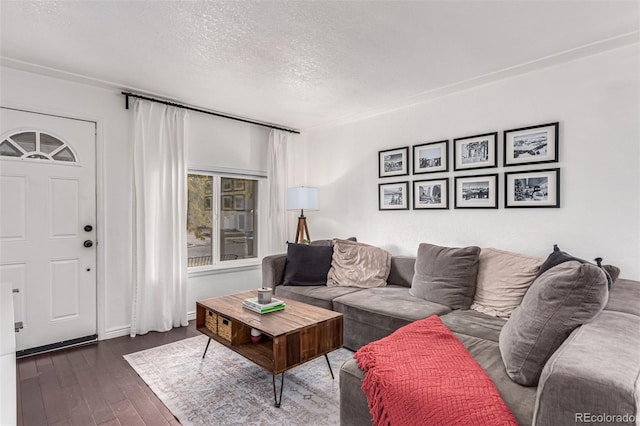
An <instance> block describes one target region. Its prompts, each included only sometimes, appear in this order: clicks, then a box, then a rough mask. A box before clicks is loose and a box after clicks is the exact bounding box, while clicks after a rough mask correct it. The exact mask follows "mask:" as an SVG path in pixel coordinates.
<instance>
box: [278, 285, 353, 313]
mask: <svg viewBox="0 0 640 426" xmlns="http://www.w3.org/2000/svg"><path fill="white" fill-rule="evenodd" d="M360 290H361V289H359V288H356V287H327V286H325V285H322V286H283V285H279V286H277V287H276V289H275V294H276V295H277V296H282V297H287V298H289V299H293V300H297V301H298V302H302V303H308V304H309V305H315V306H319V307H321V308H325V309H329V310H333V303H332V301H333V299H335V298H336V297H340V296H343V295H345V294H349V293H354V292H357V291H360Z"/></svg>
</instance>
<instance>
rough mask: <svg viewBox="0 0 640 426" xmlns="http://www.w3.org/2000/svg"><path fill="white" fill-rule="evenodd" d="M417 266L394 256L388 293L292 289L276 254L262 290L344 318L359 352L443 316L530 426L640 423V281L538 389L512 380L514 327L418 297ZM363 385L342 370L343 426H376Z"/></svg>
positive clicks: (625, 283) (348, 341)
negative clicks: (503, 338) (510, 333)
mask: <svg viewBox="0 0 640 426" xmlns="http://www.w3.org/2000/svg"><path fill="white" fill-rule="evenodd" d="M415 262H416V258H415V257H402V256H394V257H392V258H391V270H390V273H389V276H388V279H387V286H385V287H379V288H369V289H362V288H355V287H327V286H285V285H282V284H283V280H284V276H285V266H286V255H285V254H282V255H274V256H268V257H265V258H264V260H263V263H262V272H263V283H262V285H263V286H264V287H272V288H274V289H275V294H276V295H279V296H283V297H287V298H291V299H294V300H298V301H301V302H305V303H309V304H312V305H316V306H321V307H323V308H326V309H331V310H334V311H337V312H341V313H342V314H343V315H344V346H345V347H346V348H348V349H351V350H354V351H355V350H358V349H359V348H360V347H362V346H364V345H366V344H367V343H369V342H372V341H375V340H378V339H381V338H383V337H385V336H388V335H389V334H391V333H393V332H394V331H395V330H397V329H398V328H400V327H402V326H404V325H407V324H409V323H411V322H412V321H416V320H420V319H423V318H427V317H430V316H432V315H438V316H439V317H440V318H441V320H442V322H443V323H444V324H445V325H446V326H447V327H448V328H449V329H450V330H451V331H452V332H453V333H454V335H455V336H456V337H457V338H458V339H459V340H460V341H461V342H462V343H463V344H464V346H465V347H466V348H467V350H468V351H469V353H470V354H471V355H472V356H473V357H474V359H475V360H476V361H477V362H478V364H479V365H480V366H481V367H482V368H483V369H484V370H485V371H486V372H487V374H488V375H489V377H491V379H492V380H493V381H494V383H495V385H496V387H497V389H498V391H499V392H500V395H501V396H502V398H503V399H504V401H505V402H506V404H507V406H508V407H509V408H510V409H511V411H512V413H513V414H514V416H515V417H516V419H517V421H518V422H519V423H520V424H521V425H530V424H537V425H566V424H576V423H581V422H585V423H586V422H589V423H592V424H640V423H639V422H640V421H639V420H638V419H637V416H638V414H639V413H638V407H640V382H639V380H640V379H639V377H640V282H638V281H631V280H625V279H618V280H617V281H616V282H615V284H614V285H613V287H612V289H611V292H610V295H609V300H608V303H607V305H606V307H605V309H604V311H602V312H601V313H600V314H599V315H598V316H597V317H596V318H595V319H594V320H593V321H591V322H589V323H587V324H585V325H583V326H581V327H578V328H577V329H575V330H574V331H573V332H572V333H571V335H570V336H569V337H568V338H567V339H566V341H564V343H563V344H562V345H561V346H560V348H559V349H558V350H556V351H555V352H554V353H553V355H552V356H551V358H550V359H549V360H548V362H547V363H546V364H545V366H544V369H543V371H542V376H541V378H540V381H539V383H538V385H537V386H522V385H519V384H517V383H515V382H514V381H512V380H511V378H510V377H509V376H508V374H507V372H506V370H505V366H504V363H503V361H502V357H501V352H500V348H499V345H498V340H499V336H500V331H501V329H502V328H503V326H504V325H505V323H506V320H505V319H501V318H497V317H494V316H489V315H486V314H483V313H480V312H477V311H475V310H452V309H451V308H450V307H448V306H445V305H442V304H438V303H434V302H429V301H426V300H424V299H421V298H417V297H413V296H411V295H410V293H409V290H410V288H411V283H412V279H413V275H414V268H415ZM362 379H363V373H362V371H361V370H360V369H359V368H358V366H357V364H356V362H355V360H353V359H352V360H350V361H347V362H346V363H345V364H344V365H343V366H342V368H341V371H340V422H341V424H342V425H364V424H370V419H371V416H370V414H369V409H368V406H367V401H366V398H365V395H364V393H363V392H362V390H361V382H362ZM625 415H626V417H624V416H625ZM598 416H600V417H598ZM607 416H609V417H607ZM630 416H631V417H630ZM599 420H601V421H599ZM629 420H631V422H629Z"/></svg>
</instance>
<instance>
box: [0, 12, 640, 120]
mask: <svg viewBox="0 0 640 426" xmlns="http://www.w3.org/2000/svg"><path fill="white" fill-rule="evenodd" d="M639 4H640V3H639V2H637V1H616V0H607V1H423V2H397V1H394V2H381V1H376V2H362V1H358V2H341V1H315V2H302V1H299V2H289V1H280V2H266V1H242V2H240V1H234V2H218V1H216V2H201V1H189V2H178V1H161V2H159V1H78V2H76V1H43V2H30V1H20V2H7V1H4V0H3V1H2V2H1V3H0V14H1V20H0V25H1V29H0V54H1V55H2V58H3V63H5V64H6V65H11V64H17V63H27V64H33V65H37V66H41V67H47V68H49V69H54V70H60V71H64V72H68V73H72V74H76V75H80V76H85V77H89V78H92V79H96V80H102V81H107V82H113V83H114V84H115V85H117V86H119V87H123V88H125V87H126V88H133V89H137V90H140V91H144V92H146V93H152V94H156V95H161V96H165V97H169V98H173V99H176V100H179V101H181V102H185V103H189V104H193V105H197V106H200V107H205V108H210V109H214V110H217V111H223V112H227V113H231V114H236V115H241V116H247V117H250V118H253V119H259V120H264V121H268V122H273V123H279V124H282V125H286V126H291V127H295V128H299V129H308V128H311V127H314V126H321V125H325V124H329V123H332V122H337V121H342V120H346V119H351V118H357V117H360V116H363V115H365V114H370V113H373V112H376V111H382V110H384V109H385V108H390V107H394V108H395V107H401V106H403V105H404V104H410V103H414V102H415V101H416V99H418V100H419V99H420V95H424V94H425V93H427V94H428V93H430V92H433V91H437V90H438V89H440V88H443V87H448V86H451V85H455V84H457V83H460V82H464V81H468V80H472V79H474V78H478V77H479V76H483V75H487V74H490V73H496V72H500V71H501V70H505V69H511V68H513V67H517V66H521V65H522V64H527V63H530V62H532V61H537V60H539V59H541V58H547V57H549V56H553V55H557V54H559V53H561V52H565V51H568V50H572V49H576V48H580V47H582V46H585V45H589V44H593V43H597V42H600V41H602V40H606V39H611V38H616V37H621V36H625V35H626V37H627V39H628V37H629V35H630V34H631V36H632V37H634V36H635V37H636V38H637V31H638V28H639V7H640V6H639ZM634 32H635V33H636V34H635V35H634V34H633V33H634Z"/></svg>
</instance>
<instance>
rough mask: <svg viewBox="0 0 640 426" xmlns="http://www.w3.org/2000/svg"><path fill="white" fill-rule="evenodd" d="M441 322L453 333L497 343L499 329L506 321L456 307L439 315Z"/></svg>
mask: <svg viewBox="0 0 640 426" xmlns="http://www.w3.org/2000/svg"><path fill="white" fill-rule="evenodd" d="M440 319H441V320H442V323H443V324H444V325H446V326H447V327H448V328H449V330H451V331H453V332H454V333H460V334H465V335H467V336H473V337H478V338H481V339H486V340H490V341H492V342H496V343H498V339H499V338H500V331H501V330H502V327H504V325H505V324H506V323H507V320H506V319H504V318H498V317H494V316H492V315H487V314H483V313H482V312H478V311H474V310H463V309H458V310H455V311H452V312H449V313H448V314H446V315H442V316H441V317H440Z"/></svg>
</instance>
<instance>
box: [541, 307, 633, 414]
mask: <svg viewBox="0 0 640 426" xmlns="http://www.w3.org/2000/svg"><path fill="white" fill-rule="evenodd" d="M639 329H640V317H638V316H635V315H632V314H628V313H623V312H608V311H603V312H602V313H601V314H600V315H599V316H598V317H597V318H596V319H594V320H593V321H592V322H590V323H587V324H584V325H582V326H581V327H578V328H577V329H576V330H574V331H573V333H571V335H570V336H569V337H568V338H567V340H566V341H565V342H564V343H563V344H562V346H560V348H558V350H557V351H556V352H555V353H554V354H553V355H552V356H551V358H550V359H549V361H547V363H546V365H545V367H544V369H543V370H542V375H541V377H540V382H539V384H538V393H537V397H536V406H535V408H534V417H533V420H534V424H537V425H553V424H576V423H594V422H595V423H597V424H607V423H616V424H617V423H629V419H630V416H635V418H636V419H637V418H638V414H639V413H638V406H639V405H640V398H639V395H640V384H639V381H638V378H639V375H640V358H639V357H638V354H639V353H640V333H638V332H637V330H639ZM602 415H605V416H606V415H610V416H625V415H626V416H627V417H626V419H627V420H626V421H625V420H624V418H623V417H620V418H618V417H612V418H610V419H609V420H607V419H606V418H603V421H599V419H596V420H594V417H596V416H602ZM587 417H589V418H590V420H589V419H587ZM631 423H634V421H632V422H631Z"/></svg>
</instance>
